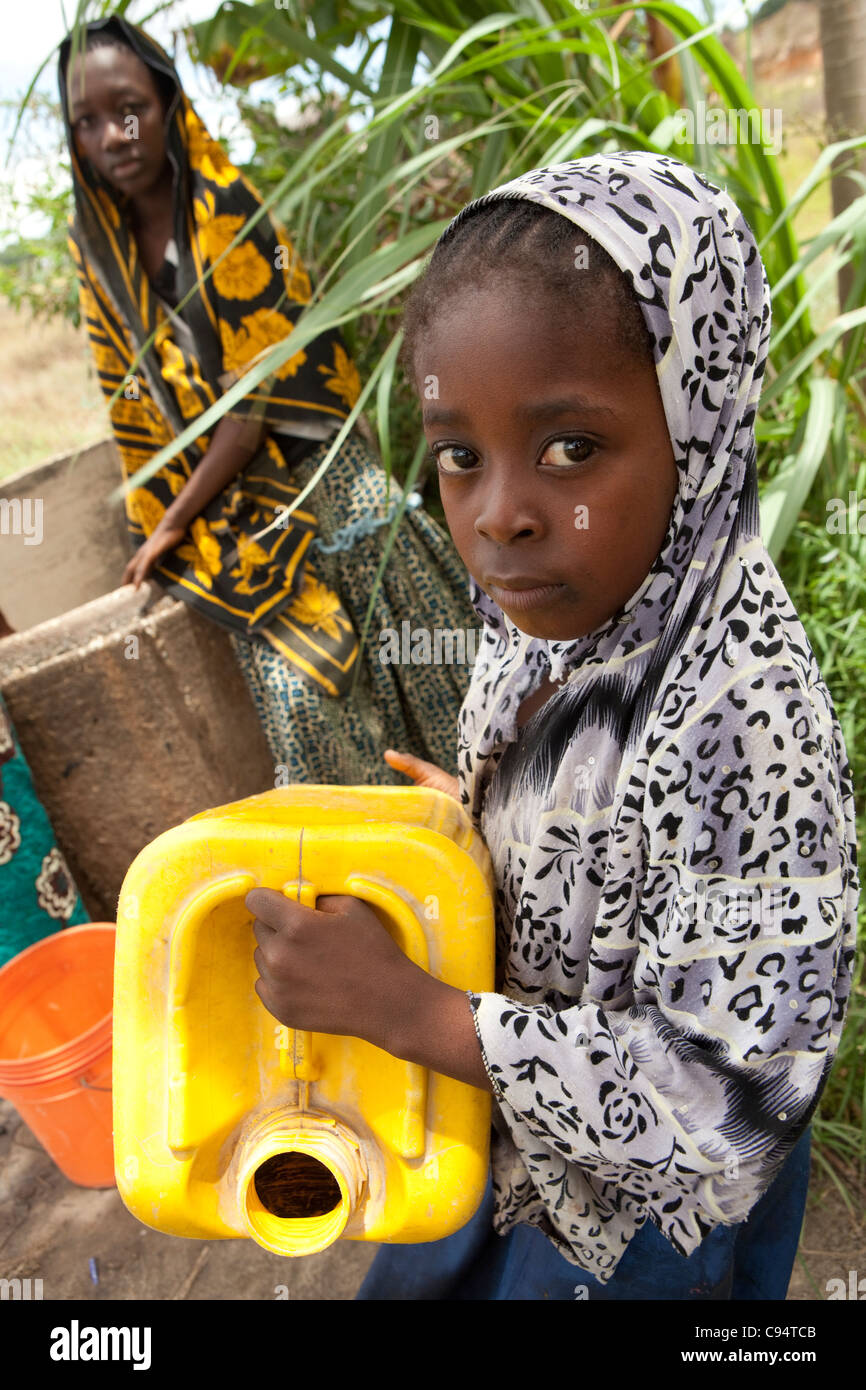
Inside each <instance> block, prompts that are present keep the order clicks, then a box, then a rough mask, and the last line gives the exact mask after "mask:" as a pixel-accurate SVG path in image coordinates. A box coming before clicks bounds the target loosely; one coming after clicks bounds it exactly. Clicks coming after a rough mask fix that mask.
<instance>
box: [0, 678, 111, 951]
mask: <svg viewBox="0 0 866 1390" xmlns="http://www.w3.org/2000/svg"><path fill="white" fill-rule="evenodd" d="M89 921H90V918H89V916H88V914H87V912H86V910H85V908H84V906H83V904H82V902H81V898H80V897H79V894H78V889H77V888H76V886H75V884H74V883H73V881H72V875H71V874H70V872H69V870H68V869H67V867H66V864H65V862H64V859H63V855H62V854H61V853H60V850H59V849H58V848H57V842H56V840H55V838H54V831H53V830H52V829H51V822H50V821H49V819H48V816H47V815H46V813H45V808H44V807H43V805H42V802H41V801H40V800H39V798H38V796H37V795H36V792H35V790H34V788H33V779H32V777H31V776H30V768H29V767H28V766H27V762H26V760H25V758H24V754H23V753H22V752H21V746H20V744H19V743H18V740H17V738H16V737H15V730H14V729H13V727H12V721H11V719H10V718H9V715H8V713H7V711H6V706H5V704H4V703H3V700H2V698H0V966H2V965H5V964H6V962H7V961H8V960H11V959H12V957H13V956H17V955H18V954H19V952H20V951H23V950H25V948H26V947H27V946H32V945H33V943H34V941H41V939H42V937H43V936H49V935H50V934H51V933H52V932H55V931H57V930H58V929H59V928H61V927H71V926H77V925H78V923H80V922H89Z"/></svg>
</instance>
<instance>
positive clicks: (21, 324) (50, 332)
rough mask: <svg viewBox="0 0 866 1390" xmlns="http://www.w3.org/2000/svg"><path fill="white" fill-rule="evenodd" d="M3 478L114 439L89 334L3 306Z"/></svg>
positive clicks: (0, 360) (0, 317)
mask: <svg viewBox="0 0 866 1390" xmlns="http://www.w3.org/2000/svg"><path fill="white" fill-rule="evenodd" d="M0 419H2V420H3V444H2V450H0V477H3V476H6V475H8V474H10V473H17V472H18V471H19V470H20V469H22V468H32V467H34V466H35V465H36V464H39V463H44V462H45V460H46V459H48V458H51V456H52V455H53V454H65V453H70V452H71V451H72V450H73V449H78V448H80V447H81V446H82V445H85V444H92V443H94V442H95V441H96V440H97V439H103V438H105V436H106V435H108V434H110V432H111V430H110V426H109V423H108V412H107V411H106V408H105V402H104V398H103V395H102V392H101V391H100V389H99V386H98V383H97V381H96V376H95V373H94V370H93V367H92V358H91V354H90V348H89V347H88V344H87V340H86V338H85V336H84V334H83V333H80V332H78V331H77V330H76V329H74V328H73V327H72V326H71V324H69V323H66V322H64V321H61V320H59V319H55V320H52V321H51V322H43V321H39V320H34V319H33V318H32V317H31V316H30V314H29V313H28V312H27V311H26V310H25V309H22V310H21V312H20V313H16V311H15V310H14V309H12V308H11V307H10V306H9V304H8V303H6V302H5V301H2V300H0Z"/></svg>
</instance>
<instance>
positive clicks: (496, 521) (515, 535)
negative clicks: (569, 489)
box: [475, 479, 543, 545]
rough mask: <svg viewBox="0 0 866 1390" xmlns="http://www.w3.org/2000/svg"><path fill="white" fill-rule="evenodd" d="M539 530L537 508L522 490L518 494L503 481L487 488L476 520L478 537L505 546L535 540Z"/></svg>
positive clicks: (540, 530)
mask: <svg viewBox="0 0 866 1390" xmlns="http://www.w3.org/2000/svg"><path fill="white" fill-rule="evenodd" d="M542 530H543V525H542V521H541V518H540V517H539V514H538V509H537V507H536V506H535V505H534V504H533V502H532V499H531V498H530V497H529V496H528V495H527V493H526V492H525V491H524V490H522V489H521V490H519V491H518V490H517V489H515V488H514V487H513V486H512V485H511V484H510V483H509V482H508V481H507V480H505V479H502V480H500V481H498V482H493V483H492V485H491V486H489V487H488V488H487V490H486V492H485V493H484V494H483V496H482V499H481V506H480V509H479V511H478V515H477V516H476V518H475V532H476V534H477V535H479V536H483V537H484V538H485V540H490V541H494V542H495V544H496V545H508V544H510V543H511V542H512V541H516V540H532V539H535V538H537V537H538V536H540V535H541V532H542Z"/></svg>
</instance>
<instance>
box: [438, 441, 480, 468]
mask: <svg viewBox="0 0 866 1390" xmlns="http://www.w3.org/2000/svg"><path fill="white" fill-rule="evenodd" d="M433 457H434V459H435V460H436V462H437V464H438V465H439V467H440V468H441V470H442V472H443V473H466V472H468V471H469V469H470V468H474V466H475V464H476V463H477V459H476V457H475V455H474V454H473V452H472V450H471V449H463V448H461V447H460V445H458V444H445V445H442V446H441V447H439V448H436V447H435V446H434V448H433Z"/></svg>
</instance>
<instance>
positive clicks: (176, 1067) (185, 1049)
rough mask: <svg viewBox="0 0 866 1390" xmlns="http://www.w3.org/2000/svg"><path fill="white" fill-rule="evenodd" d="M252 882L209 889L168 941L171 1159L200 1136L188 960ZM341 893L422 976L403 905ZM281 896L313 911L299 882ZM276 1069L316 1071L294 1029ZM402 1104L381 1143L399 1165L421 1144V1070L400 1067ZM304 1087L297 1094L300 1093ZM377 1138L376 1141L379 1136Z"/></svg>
mask: <svg viewBox="0 0 866 1390" xmlns="http://www.w3.org/2000/svg"><path fill="white" fill-rule="evenodd" d="M257 886H258V881H257V879H256V877H255V876H254V875H253V874H250V873H241V874H231V875H228V876H227V877H224V878H220V879H217V880H216V881H215V882H213V883H210V884H209V885H208V887H207V888H205V889H204V890H203V891H202V892H200V893H197V894H196V895H195V897H194V898H193V899H192V901H191V902H189V903H188V904H187V905H186V907H185V908H184V910H183V912H182V913H181V914H180V917H179V918H178V920H177V923H176V924H175V928H174V931H173V932H172V937H171V946H170V955H169V981H168V1001H167V1002H168V1094H167V1102H168V1104H167V1114H166V1144H167V1146H168V1148H169V1149H171V1150H172V1152H173V1153H176V1154H180V1153H185V1152H190V1151H191V1150H192V1149H194V1148H195V1147H196V1146H197V1144H199V1143H200V1142H202V1140H203V1138H204V1137H206V1136H204V1135H197V1134H196V1133H195V1122H194V1120H193V1117H192V1113H191V1107H190V1105H189V1096H188V1093H187V1083H188V1077H189V1072H190V1055H189V1054H190V1032H189V1021H188V1017H187V1011H186V1007H185V1006H186V1003H187V1000H188V997H189V991H190V985H191V983H192V969H193V962H194V960H195V940H196V937H197V935H198V932H199V930H200V929H201V927H202V925H203V923H204V922H205V921H206V920H207V918H208V917H209V916H210V914H211V913H212V912H213V911H214V910H215V909H216V908H217V907H219V906H220V905H221V904H222V903H224V902H227V901H229V900H230V899H232V898H244V897H246V894H247V893H248V892H249V891H250V890H251V889H253V888H255V887H257ZM344 891H345V893H346V894H347V895H349V896H351V897H357V898H361V899H364V900H366V901H367V902H370V903H372V904H374V905H375V906H377V907H379V908H380V909H381V910H382V911H383V912H385V913H386V914H387V916H388V917H389V918H390V920H391V922H393V923H394V924H395V925H396V927H397V929H398V932H399V938H398V941H397V944H398V945H399V946H400V948H401V950H402V951H403V952H404V953H405V955H407V956H408V957H409V959H410V960H411V961H412V962H413V963H414V964H415V965H417V966H419V967H420V968H421V969H422V970H427V969H429V955H428V951H427V941H426V938H425V935H424V931H423V928H422V927H421V924H420V922H419V921H418V919H417V917H416V916H415V913H414V912H413V910H412V908H411V906H410V905H409V903H407V902H406V901H405V900H404V899H403V898H402V897H401V896H400V895H399V894H398V893H396V892H395V891H394V890H393V888H390V887H389V886H388V885H387V884H385V883H382V882H379V881H377V880H376V879H374V878H368V877H366V876H364V875H362V874H351V875H350V876H349V877H348V878H347V879H346V882H345V886H344ZM282 892H283V893H284V894H285V895H286V896H287V897H290V898H293V899H294V900H296V901H299V902H301V903H302V904H303V905H304V906H305V907H312V908H314V907H315V905H316V898H317V897H318V896H319V890H318V889H317V888H316V886H315V885H314V884H312V883H310V882H309V881H307V880H300V881H295V882H289V883H285V884H283V887H282ZM280 1054H281V1055H280V1070H281V1071H282V1072H283V1073H284V1074H286V1075H289V1076H292V1077H293V1078H295V1079H296V1080H298V1081H300V1082H303V1083H309V1082H310V1081H313V1080H315V1079H316V1077H317V1075H318V1072H317V1070H316V1067H315V1064H314V1061H313V1052H312V1034H311V1033H310V1032H308V1031H307V1030H302V1029H297V1030H295V1029H286V1031H285V1034H283V1041H282V1042H281V1048H280ZM403 1066H404V1068H405V1073H404V1074H405V1083H404V1087H405V1104H404V1107H403V1109H402V1111H401V1113H400V1117H399V1120H395V1124H394V1127H393V1133H391V1134H389V1135H388V1136H387V1138H388V1139H389V1141H390V1143H391V1144H392V1146H393V1148H394V1149H395V1150H396V1152H398V1153H399V1154H401V1155H402V1156H403V1157H404V1158H418V1157H420V1156H421V1155H422V1154H423V1153H424V1149H425V1145H426V1112H427V1070H426V1068H425V1067H422V1066H419V1065H418V1064H417V1063H415V1062H404V1063H403ZM306 1089H307V1087H306V1084H305V1085H304V1091H306ZM383 1137H384V1136H383Z"/></svg>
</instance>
